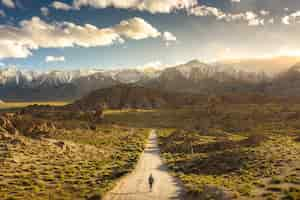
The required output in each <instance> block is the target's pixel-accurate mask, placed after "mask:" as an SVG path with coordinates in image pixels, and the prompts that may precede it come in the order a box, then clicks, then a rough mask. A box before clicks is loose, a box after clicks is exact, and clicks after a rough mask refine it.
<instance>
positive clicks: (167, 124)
mask: <svg viewBox="0 0 300 200" xmlns="http://www.w3.org/2000/svg"><path fill="white" fill-rule="evenodd" d="M104 115H105V117H104V120H103V121H102V122H101V123H97V124H96V126H91V124H90V123H89V122H88V121H87V119H86V118H85V117H84V116H81V115H80V114H78V113H76V114H74V113H64V114H63V115H57V114H49V113H38V114H37V115H35V116H33V115H29V116H24V117H23V118H21V119H20V121H22V122H23V123H24V122H26V121H27V122H28V123H29V122H30V121H35V120H38V121H42V122H41V123H42V124H43V122H46V123H48V125H47V127H50V129H51V131H48V132H47V129H46V130H43V131H41V130H40V129H39V130H40V131H29V133H30V134H23V136H21V137H18V138H17V140H16V138H13V137H12V136H10V137H6V136H5V137H4V136H3V137H2V139H0V141H1V144H0V152H1V154H0V157H1V158H2V161H3V160H4V161H3V162H2V161H0V163H1V165H2V167H1V168H0V176H1V177H0V199H13V198H15V199H26V198H28V199H29V198H30V199H85V198H88V197H90V196H91V195H93V194H103V193H105V192H106V191H107V190H108V189H110V188H111V187H112V186H113V184H114V183H115V181H116V180H117V179H118V178H119V177H121V176H122V175H123V174H125V173H127V172H129V171H130V170H132V169H133V167H134V164H135V163H136V161H137V159H138V155H139V153H140V152H141V151H142V149H143V145H144V142H145V140H146V138H147V135H148V131H149V130H150V129H157V130H158V131H157V132H158V134H159V143H160V146H161V152H162V156H163V158H164V160H165V162H166V164H167V165H168V166H169V169H170V170H171V171H172V173H173V175H174V176H176V177H178V178H179V179H180V180H181V181H182V183H183V184H184V186H185V187H186V189H187V197H186V198H185V199H188V200H189V199H268V200H272V199H274V200H275V199H285V200H298V199H300V157H299V154H300V105H298V104H292V103H273V104H267V103H265V104H258V103H257V104H250V103H243V104H230V103H224V102H214V103H212V104H210V103H206V104H203V105H201V106H198V107H186V108H180V109H161V110H121V111H119V110H116V111H112V110H108V111H105V113H104ZM32 117H33V118H32ZM70 119H72V120H70ZM52 122H53V126H54V127H55V128H54V129H53V128H51V127H52V125H51V123H52ZM25 124H26V123H25ZM21 130H23V132H27V133H28V131H26V130H28V129H27V128H26V127H21ZM0 132H1V131H0ZM50 133H51V134H50ZM40 134H42V135H45V136H46V137H42V138H45V139H42V140H41V139H40V138H41V137H40V136H39V137H36V136H37V135H40ZM62 142H63V143H62ZM0 160H1V159H0ZM1 195H2V196H1ZM49 195H50V196H49ZM25 197H26V198H25Z"/></svg>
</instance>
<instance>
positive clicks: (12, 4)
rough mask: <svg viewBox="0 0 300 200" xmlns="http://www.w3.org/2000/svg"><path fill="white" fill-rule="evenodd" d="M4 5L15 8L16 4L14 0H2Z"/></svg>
mask: <svg viewBox="0 0 300 200" xmlns="http://www.w3.org/2000/svg"><path fill="white" fill-rule="evenodd" d="M2 4H3V5H4V6H6V7H8V8H15V7H16V5H15V2H14V1H13V0H2Z"/></svg>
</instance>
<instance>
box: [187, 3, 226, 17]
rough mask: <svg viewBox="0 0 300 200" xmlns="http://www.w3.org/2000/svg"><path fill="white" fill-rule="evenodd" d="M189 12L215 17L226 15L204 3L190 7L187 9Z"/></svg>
mask: <svg viewBox="0 0 300 200" xmlns="http://www.w3.org/2000/svg"><path fill="white" fill-rule="evenodd" d="M189 13H190V14H191V15H195V16H215V17H217V18H221V17H225V16H226V14H225V13H224V12H223V11H221V10H219V9H218V8H215V7H210V6H204V5H201V6H196V7H193V8H191V9H190V10H189Z"/></svg>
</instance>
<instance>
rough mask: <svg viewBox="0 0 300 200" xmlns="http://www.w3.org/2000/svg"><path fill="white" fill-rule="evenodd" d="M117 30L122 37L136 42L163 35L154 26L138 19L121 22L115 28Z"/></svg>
mask: <svg viewBox="0 0 300 200" xmlns="http://www.w3.org/2000/svg"><path fill="white" fill-rule="evenodd" d="M115 30H116V32H118V33H119V34H120V35H121V36H124V37H126V38H130V39H135V40H141V39H145V38H148V37H152V38H156V37H159V36H160V35H161V33H160V32H159V31H158V30H156V29H155V28H154V27H153V26H152V25H150V24H149V23H147V22H146V21H145V20H143V19H142V18H138V17H134V18H132V19H129V20H123V21H121V23H120V24H119V25H117V26H116V27H115Z"/></svg>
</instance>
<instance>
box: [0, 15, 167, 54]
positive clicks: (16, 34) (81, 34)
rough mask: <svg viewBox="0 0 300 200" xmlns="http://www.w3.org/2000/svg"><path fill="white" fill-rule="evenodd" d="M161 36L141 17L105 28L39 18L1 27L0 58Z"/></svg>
mask: <svg viewBox="0 0 300 200" xmlns="http://www.w3.org/2000/svg"><path fill="white" fill-rule="evenodd" d="M159 36H161V33H160V32H159V31H158V30H157V29H156V28H154V27H153V26H152V25H150V24H149V23H147V22H146V21H145V20H143V19H141V18H137V17H136V18H132V19H129V20H123V21H122V22H121V23H120V24H117V25H115V26H112V27H108V28H98V27H96V26H93V25H91V24H85V25H82V26H81V25H76V24H74V23H71V22H60V23H58V22H56V23H52V24H49V23H46V22H45V21H43V20H41V19H40V18H38V17H33V18H32V19H31V20H23V21H21V22H20V24H19V26H17V27H15V26H11V25H2V26H0V58H7V57H14V58H25V57H27V56H29V55H31V54H32V50H36V49H39V48H63V47H73V46H80V47H96V46H107V45H112V44H114V43H120V42H124V41H125V39H134V40H141V39H146V38H156V37H159Z"/></svg>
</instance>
